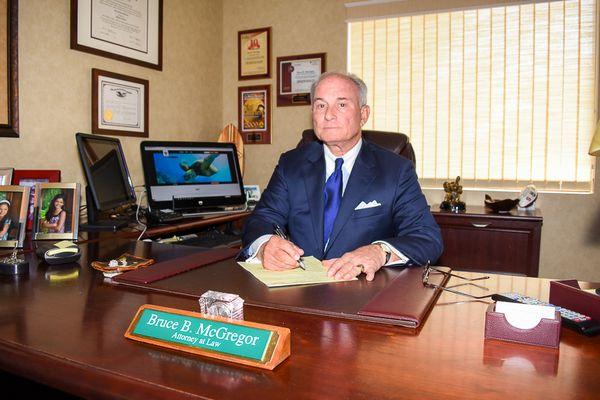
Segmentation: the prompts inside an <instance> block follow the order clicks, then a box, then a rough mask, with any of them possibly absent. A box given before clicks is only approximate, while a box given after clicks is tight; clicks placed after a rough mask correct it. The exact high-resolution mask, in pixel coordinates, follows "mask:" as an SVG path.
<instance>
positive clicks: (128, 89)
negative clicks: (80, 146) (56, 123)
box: [92, 68, 150, 137]
mask: <svg viewBox="0 0 600 400" xmlns="http://www.w3.org/2000/svg"><path fill="white" fill-rule="evenodd" d="M148 87H149V83H148V81H147V80H145V79H139V78H134V77H132V76H126V75H121V74H115V73H114V72H108V71H102V70H100V69H96V68H92V133H96V134H102V135H124V136H138V137H148V102H149V99H150V94H149V93H148V92H149V89H148Z"/></svg>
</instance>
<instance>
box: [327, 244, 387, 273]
mask: <svg viewBox="0 0 600 400" xmlns="http://www.w3.org/2000/svg"><path fill="white" fill-rule="evenodd" d="M384 263H385V253H384V252H383V251H382V250H381V246H379V245H377V244H369V245H366V246H363V247H359V248H358V249H356V250H353V251H350V252H348V253H346V254H344V255H343V256H341V257H340V258H332V259H331V260H324V261H323V265H324V266H325V268H327V276H329V277H332V278H334V279H338V280H348V279H352V278H354V277H356V276H358V275H360V274H361V273H362V272H364V273H365V274H366V275H367V280H368V281H372V280H373V279H374V278H375V272H377V271H378V270H379V268H381V267H382V266H383V264H384Z"/></svg>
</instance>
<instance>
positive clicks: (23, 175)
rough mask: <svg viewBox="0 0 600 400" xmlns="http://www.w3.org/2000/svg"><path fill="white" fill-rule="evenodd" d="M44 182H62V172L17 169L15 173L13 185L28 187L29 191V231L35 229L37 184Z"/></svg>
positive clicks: (55, 170)
mask: <svg viewBox="0 0 600 400" xmlns="http://www.w3.org/2000/svg"><path fill="white" fill-rule="evenodd" d="M43 182H60V170H57V169H16V170H14V171H13V177H12V184H13V185H19V186H27V187H28V188H30V190H29V202H28V204H29V207H28V211H27V230H28V231H30V230H31V229H32V228H33V212H34V211H35V184H36V183H43Z"/></svg>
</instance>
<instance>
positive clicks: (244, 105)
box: [238, 85, 271, 144]
mask: <svg viewBox="0 0 600 400" xmlns="http://www.w3.org/2000/svg"><path fill="white" fill-rule="evenodd" d="M238 123H239V125H238V126H239V131H240V134H241V135H242V140H243V141H244V144H271V85H259V86H242V87H239V88H238Z"/></svg>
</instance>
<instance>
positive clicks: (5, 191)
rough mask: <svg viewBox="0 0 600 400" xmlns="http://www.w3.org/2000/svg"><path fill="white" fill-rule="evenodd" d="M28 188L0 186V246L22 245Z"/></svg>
mask: <svg viewBox="0 0 600 400" xmlns="http://www.w3.org/2000/svg"><path fill="white" fill-rule="evenodd" d="M28 208H29V188H28V187H22V186H9V185H5V186H0V247H23V241H24V240H25V226H26V225H27V209H28Z"/></svg>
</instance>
